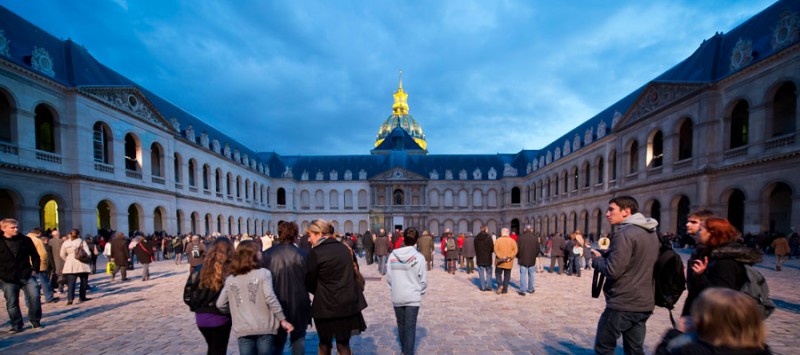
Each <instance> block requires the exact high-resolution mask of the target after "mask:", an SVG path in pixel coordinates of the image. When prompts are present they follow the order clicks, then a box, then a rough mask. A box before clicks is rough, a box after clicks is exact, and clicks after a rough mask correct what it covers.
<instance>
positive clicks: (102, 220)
mask: <svg viewBox="0 0 800 355" xmlns="http://www.w3.org/2000/svg"><path fill="white" fill-rule="evenodd" d="M112 211H113V210H112V205H111V203H110V202H108V201H106V200H103V201H100V203H98V204H97V229H105V230H112V229H114V226H112V225H111V214H112Z"/></svg>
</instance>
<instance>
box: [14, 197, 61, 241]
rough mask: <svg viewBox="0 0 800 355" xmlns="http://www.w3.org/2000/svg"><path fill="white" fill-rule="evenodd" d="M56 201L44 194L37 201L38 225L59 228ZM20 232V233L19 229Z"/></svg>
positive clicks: (45, 227)
mask: <svg viewBox="0 0 800 355" xmlns="http://www.w3.org/2000/svg"><path fill="white" fill-rule="evenodd" d="M59 212H60V211H59V209H58V202H56V200H55V198H53V197H52V196H45V197H43V198H42V199H41V201H39V220H40V223H39V225H40V226H42V228H44V229H45V230H48V229H50V230H52V229H60V228H59ZM20 233H22V232H21V231H20Z"/></svg>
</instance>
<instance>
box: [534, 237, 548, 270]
mask: <svg viewBox="0 0 800 355" xmlns="http://www.w3.org/2000/svg"><path fill="white" fill-rule="evenodd" d="M536 239H537V240H538V241H539V255H538V256H537V257H536V272H544V262H545V259H546V258H547V241H548V240H547V236H545V235H543V234H537V235H536Z"/></svg>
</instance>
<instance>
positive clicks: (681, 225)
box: [675, 195, 690, 235]
mask: <svg viewBox="0 0 800 355" xmlns="http://www.w3.org/2000/svg"><path fill="white" fill-rule="evenodd" d="M677 207H678V208H677V213H678V215H677V217H678V218H677V225H676V226H675V230H676V231H677V234H678V235H684V234H686V220H687V219H688V217H689V208H690V205H689V198H688V197H686V196H683V195H681V196H680V197H679V199H678V206H677Z"/></svg>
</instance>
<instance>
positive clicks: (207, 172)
mask: <svg viewBox="0 0 800 355" xmlns="http://www.w3.org/2000/svg"><path fill="white" fill-rule="evenodd" d="M209 180H211V167H209V166H208V164H203V190H206V191H208V188H209V186H208V181H209Z"/></svg>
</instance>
